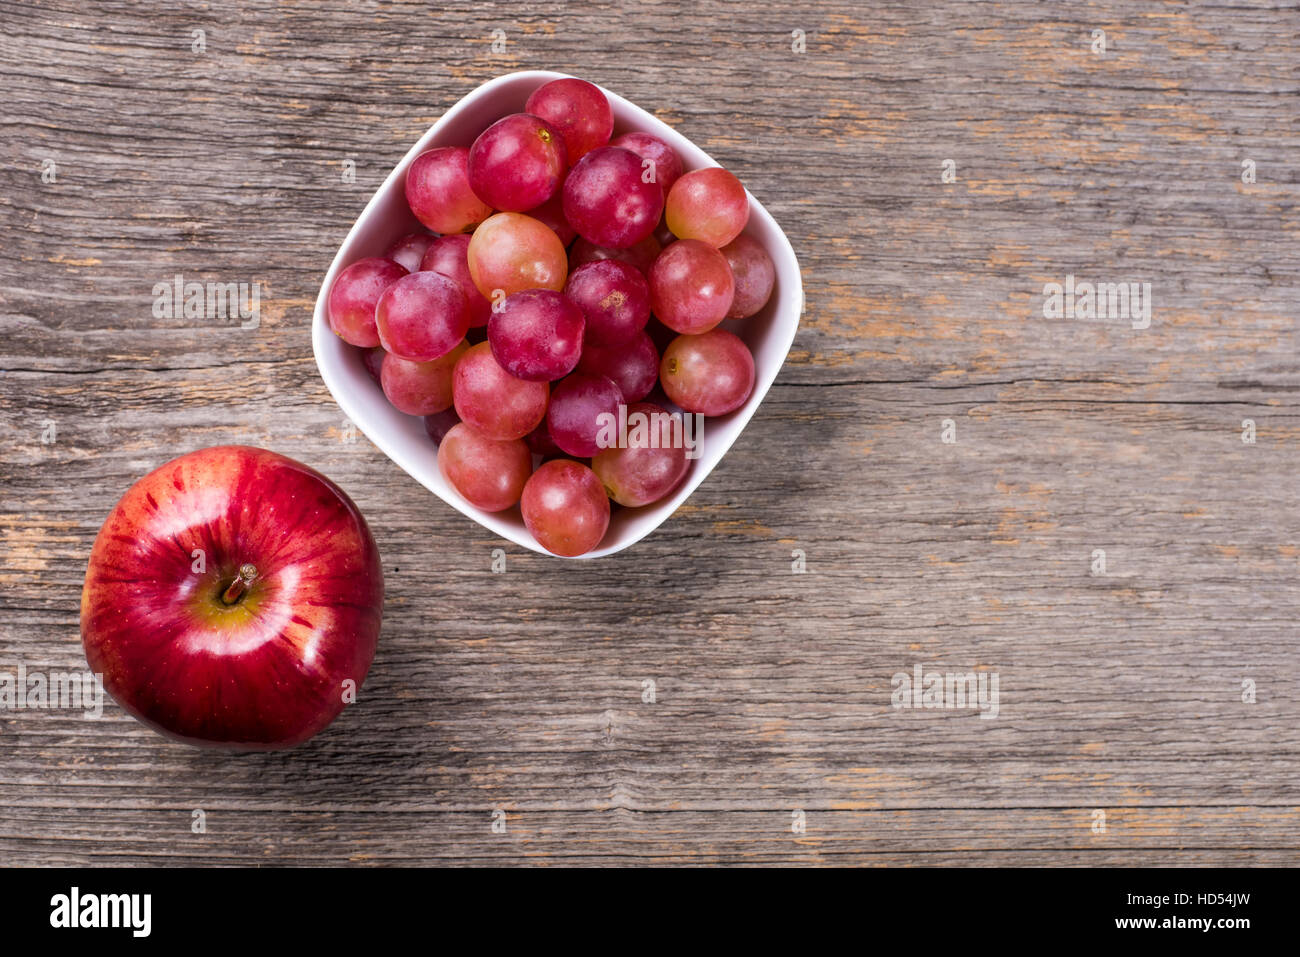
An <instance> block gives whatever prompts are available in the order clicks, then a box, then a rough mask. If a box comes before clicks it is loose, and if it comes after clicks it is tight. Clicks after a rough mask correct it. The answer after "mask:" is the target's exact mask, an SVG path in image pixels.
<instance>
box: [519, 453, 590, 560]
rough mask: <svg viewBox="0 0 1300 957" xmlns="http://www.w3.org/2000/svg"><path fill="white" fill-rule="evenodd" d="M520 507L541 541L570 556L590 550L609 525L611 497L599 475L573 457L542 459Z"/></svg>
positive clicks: (525, 490)
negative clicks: (606, 492)
mask: <svg viewBox="0 0 1300 957" xmlns="http://www.w3.org/2000/svg"><path fill="white" fill-rule="evenodd" d="M519 508H520V511H522V512H523V516H524V525H525V526H527V528H528V531H529V532H531V533H532V536H533V538H535V539H537V542H538V544H539V545H541V546H542V547H543V548H545V549H546V550H547V551H548V552H552V553H553V554H556V555H563V556H565V557H567V558H573V557H574V556H576V555H581V554H583V553H585V552H589V551H591V550H592V549H593V548H595V547H596V546H597V545H599V544H600V540H601V539H602V538H604V537H605V530H606V529H608V528H609V498H608V497H606V495H605V489H604V487H602V486H601V484H600V479H598V478H596V473H594V472H593V471H592V470H591V469H589V468H587V466H585V465H583V464H582V463H581V462H574V461H573V460H572V459H554V460H552V461H550V462H545V463H543V464H542V466H541V467H540V468H538V470H537V471H536V472H534V473H533V474H532V477H531V478H530V479H529V480H528V483H527V484H526V485H525V486H524V494H523V497H522V498H521V499H520V501H519Z"/></svg>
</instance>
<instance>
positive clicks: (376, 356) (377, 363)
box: [361, 346, 388, 383]
mask: <svg viewBox="0 0 1300 957" xmlns="http://www.w3.org/2000/svg"><path fill="white" fill-rule="evenodd" d="M386 355H388V353H387V352H385V351H384V347H383V346H375V347H374V348H373V349H367V350H366V351H365V352H363V353H361V363H362V364H363V365H364V366H365V367H366V371H367V372H369V373H370V378H372V379H374V380H375V382H376V383H378V382H379V375H380V369H382V368H383V365H384V356H386Z"/></svg>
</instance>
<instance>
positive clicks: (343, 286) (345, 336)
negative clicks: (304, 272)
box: [329, 256, 406, 349]
mask: <svg viewBox="0 0 1300 957" xmlns="http://www.w3.org/2000/svg"><path fill="white" fill-rule="evenodd" d="M405 275H406V270H405V269H404V268H402V266H401V265H400V264H399V263H396V262H394V261H393V260H391V259H385V258H384V257H382V256H373V257H371V258H370V259H359V260H357V261H356V262H354V263H353V264H352V265H351V266H349V267H348V268H347V269H344V270H343V271H342V272H341V273H339V274H338V277H337V278H336V279H335V280H334V285H333V286H332V287H330V298H329V319H330V328H331V329H332V330H334V334H335V335H337V336H338V337H339V338H340V339H342V340H343V341H344V342H350V343H351V344H352V345H354V346H361V347H362V348H363V349H370V348H373V347H374V346H377V345H379V330H378V329H377V328H376V326H375V306H376V305H378V303H379V297H380V296H382V295H383V294H384V290H386V289H387V288H388V287H389V286H391V285H392V284H393V283H395V282H397V280H399V279H401V278H402V277H403V276H405Z"/></svg>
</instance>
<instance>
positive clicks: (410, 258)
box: [384, 233, 434, 272]
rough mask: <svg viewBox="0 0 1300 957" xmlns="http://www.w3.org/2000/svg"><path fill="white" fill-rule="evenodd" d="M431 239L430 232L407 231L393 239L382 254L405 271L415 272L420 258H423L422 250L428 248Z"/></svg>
mask: <svg viewBox="0 0 1300 957" xmlns="http://www.w3.org/2000/svg"><path fill="white" fill-rule="evenodd" d="M433 239H434V237H433V235H432V234H431V233H407V234H406V235H405V236H403V237H401V238H400V239H397V240H394V242H393V244H392V245H391V246H389V247H388V252H386V253H384V255H385V256H387V257H388V258H389V259H391V260H393V262H395V263H397V264H398V265H400V266H401V267H402V268H403V269H405V270H406V271H407V272H416V271H417V270H419V268H420V260H421V259H423V258H424V251H425V250H426V249H428V248H429V244H430V243H431V242H433Z"/></svg>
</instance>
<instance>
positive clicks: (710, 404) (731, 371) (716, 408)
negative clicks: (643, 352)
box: [659, 329, 754, 415]
mask: <svg viewBox="0 0 1300 957" xmlns="http://www.w3.org/2000/svg"><path fill="white" fill-rule="evenodd" d="M659 381H660V382H661V383H662V384H663V387H664V392H665V393H666V394H667V395H668V398H669V399H671V400H672V401H673V402H675V403H677V405H679V406H681V408H683V409H685V410H686V411H687V412H701V413H703V414H704V415H725V414H726V413H728V412H732V411H734V410H735V409H738V408H740V407H741V406H742V405H744V404H745V400H746V399H748V398H749V394H750V393H751V392H753V391H754V357H753V355H752V354H751V353H750V351H749V347H748V346H747V345H745V343H744V342H742V341H741V340H740V337H739V336H737V335H735V334H733V333H730V332H728V331H727V330H725V329H712V330H710V331H709V332H705V333H702V334H701V335H698V336H678V337H677V338H676V339H674V340H673V341H672V342H671V343H670V344H669V346H668V348H667V349H665V350H664V357H663V361H662V362H661V363H660V365H659Z"/></svg>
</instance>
